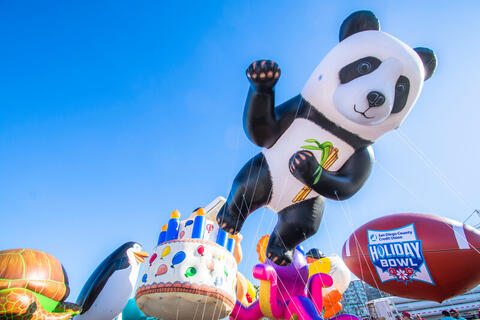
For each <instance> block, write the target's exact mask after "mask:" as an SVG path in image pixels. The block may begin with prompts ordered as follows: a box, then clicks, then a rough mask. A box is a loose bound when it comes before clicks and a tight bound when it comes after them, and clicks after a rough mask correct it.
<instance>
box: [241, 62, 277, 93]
mask: <svg viewBox="0 0 480 320" xmlns="http://www.w3.org/2000/svg"><path fill="white" fill-rule="evenodd" d="M246 74H247V78H248V79H249V80H250V82H251V83H252V84H253V86H254V87H255V88H256V89H257V90H270V89H272V88H273V87H274V86H275V84H276V83H277V81H278V78H280V67H279V66H278V64H276V63H275V62H273V61H271V60H257V61H255V62H253V63H252V64H251V65H250V66H249V67H248V68H247V71H246Z"/></svg>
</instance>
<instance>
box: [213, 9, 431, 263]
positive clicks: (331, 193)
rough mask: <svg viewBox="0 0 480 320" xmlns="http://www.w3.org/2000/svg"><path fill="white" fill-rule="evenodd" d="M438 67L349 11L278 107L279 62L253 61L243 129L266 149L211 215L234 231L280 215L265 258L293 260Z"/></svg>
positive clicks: (350, 190)
mask: <svg viewBox="0 0 480 320" xmlns="http://www.w3.org/2000/svg"><path fill="white" fill-rule="evenodd" d="M435 67H436V57H435V54H434V53H433V51H431V50H430V49H426V48H415V49H412V48H410V47H409V46H407V45H406V44H405V43H403V42H401V41H400V40H398V39H396V38H394V37H392V36H391V35H389V34H387V33H384V32H381V31H380V25H379V22H378V19H377V18H376V17H375V15H374V14H373V13H372V12H370V11H358V12H355V13H353V14H351V15H350V16H349V17H348V18H347V19H346V20H345V21H344V22H343V24H342V26H341V27H340V43H339V44H338V45H337V46H335V47H334V48H333V49H332V50H331V51H330V53H328V55H327V56H326V57H325V58H324V59H323V60H322V61H321V62H320V64H319V65H318V66H317V68H316V69H315V70H314V71H313V74H312V75H311V76H310V79H308V81H307V83H306V84H305V87H304V88H303V90H302V92H301V94H299V95H298V96H296V97H294V98H292V99H290V100H288V101H287V102H285V103H283V104H281V105H279V106H277V107H275V104H274V98H275V94H274V86H275V84H276V82H277V80H278V78H279V76H280V68H279V67H278V65H277V64H276V63H274V62H272V61H269V60H261V61H256V62H254V63H252V64H251V65H250V66H249V67H248V69H247V71H246V73H247V77H248V79H249V81H250V83H251V86H250V89H249V91H248V97H247V101H246V103H245V110H244V118H243V121H244V129H245V132H246V134H247V136H248V137H249V138H250V140H251V141H252V142H253V143H255V144H256V145H258V146H260V147H263V148H264V149H263V150H262V152H261V153H259V154H258V155H256V156H255V157H254V158H252V159H251V160H250V161H249V162H247V163H246V164H245V166H244V167H243V168H242V169H241V170H240V172H239V173H238V175H237V176H236V178H235V180H234V182H233V186H232V189H231V191H230V195H229V197H228V200H227V202H226V204H225V205H224V206H223V207H222V209H221V210H220V212H219V214H218V216H217V220H218V222H219V224H220V226H221V228H222V229H223V230H225V231H227V232H229V233H231V234H235V233H237V232H239V231H240V229H241V228H242V225H243V223H244V221H245V219H246V218H247V216H248V215H249V214H250V213H251V212H253V211H254V210H256V209H258V208H259V207H262V206H268V207H269V208H271V209H273V210H275V211H276V212H277V213H278V222H277V225H276V226H275V230H274V231H273V233H272V234H271V236H270V240H269V243H268V248H267V256H268V257H269V258H270V259H271V260H272V261H274V262H275V263H276V264H279V265H285V264H290V262H291V259H292V253H293V250H294V249H295V247H296V246H297V245H298V244H299V243H300V242H302V241H303V240H305V239H306V238H308V237H310V236H312V235H313V234H315V232H316V231H317V230H318V227H319V224H320V220H321V218H322V215H323V209H324V202H325V198H329V199H333V200H344V199H347V198H349V197H351V196H352V195H354V194H355V193H356V192H357V191H358V190H359V189H360V188H361V187H362V185H363V184H364V183H365V181H366V180H367V178H368V176H369V174H370V171H371V168H372V164H373V151H372V148H371V146H370V145H371V144H372V143H373V142H374V141H375V140H377V139H378V138H379V137H380V136H382V135H383V134H384V133H386V132H388V131H390V130H393V129H395V128H397V127H398V126H399V125H400V124H401V123H402V121H403V120H404V119H405V117H406V116H407V115H408V113H409V112H410V110H411V109H412V107H413V105H414V104H415V102H416V100H417V98H418V96H419V94H420V91H421V90H422V86H423V81H424V80H426V79H428V78H429V77H430V76H431V75H432V73H433V72H434V70H435Z"/></svg>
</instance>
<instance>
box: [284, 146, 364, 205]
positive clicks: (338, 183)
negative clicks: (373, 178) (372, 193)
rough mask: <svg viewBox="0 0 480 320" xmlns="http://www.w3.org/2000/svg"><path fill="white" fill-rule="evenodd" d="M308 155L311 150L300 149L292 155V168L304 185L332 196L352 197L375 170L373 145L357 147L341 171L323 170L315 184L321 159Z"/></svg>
mask: <svg viewBox="0 0 480 320" xmlns="http://www.w3.org/2000/svg"><path fill="white" fill-rule="evenodd" d="M300 153H301V154H300ZM309 154H311V153H310V152H309V151H299V152H297V153H296V154H295V155H293V156H292V158H291V160H290V171H291V173H292V174H293V175H294V176H295V177H296V178H297V179H299V180H300V181H302V182H303V183H304V184H305V185H307V186H308V187H310V188H311V189H313V190H315V192H317V193H319V194H320V195H322V196H324V197H326V198H329V199H333V200H345V199H348V198H350V197H351V196H353V195H354V194H355V193H356V192H357V191H358V190H360V188H361V187H362V186H363V184H364V183H365V181H366V180H367V178H368V176H369V175H370V172H371V170H372V165H373V150H372V148H371V147H364V148H361V149H357V150H356V151H355V153H354V154H353V155H352V156H351V157H350V158H349V159H348V160H347V162H345V164H344V165H343V166H342V167H341V168H340V170H338V171H328V170H325V169H323V170H322V172H321V175H320V179H319V180H318V181H317V183H314V182H315V175H314V172H315V170H316V169H317V168H318V162H317V160H316V159H315V157H313V155H312V156H309ZM302 159H303V160H302Z"/></svg>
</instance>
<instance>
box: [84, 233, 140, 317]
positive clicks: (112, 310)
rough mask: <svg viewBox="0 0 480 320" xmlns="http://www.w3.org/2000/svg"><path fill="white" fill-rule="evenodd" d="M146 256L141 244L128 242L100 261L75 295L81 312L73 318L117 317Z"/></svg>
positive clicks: (125, 302) (126, 300)
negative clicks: (77, 294) (78, 293)
mask: <svg viewBox="0 0 480 320" xmlns="http://www.w3.org/2000/svg"><path fill="white" fill-rule="evenodd" d="M146 257H148V254H147V253H145V252H144V251H142V246H141V245H139V244H138V243H135V242H127V243H125V244H124V245H122V246H121V247H119V248H118V249H117V250H115V251H114V252H113V253H112V254H110V255H109V256H108V257H107V258H106V259H105V260H103V262H102V263H101V264H100V265H99V266H98V267H97V268H96V269H95V271H94V272H93V273H92V275H91V276H90V278H88V280H87V282H86V283H85V285H84V286H83V289H82V291H81V292H80V295H79V296H78V298H77V304H78V305H80V306H81V307H82V313H81V314H80V315H78V316H76V317H75V320H111V319H113V318H115V317H116V316H118V315H119V314H120V313H121V312H122V309H123V308H124V307H125V305H126V304H127V302H128V299H129V298H130V295H131V293H132V291H133V288H134V286H135V283H136V282H137V276H138V272H139V270H140V264H141V263H143V262H145V258H146Z"/></svg>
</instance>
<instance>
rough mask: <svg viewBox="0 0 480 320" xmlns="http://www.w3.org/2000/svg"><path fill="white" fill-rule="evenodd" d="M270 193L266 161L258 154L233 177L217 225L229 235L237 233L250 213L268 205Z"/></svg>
mask: <svg viewBox="0 0 480 320" xmlns="http://www.w3.org/2000/svg"><path fill="white" fill-rule="evenodd" d="M271 192H272V179H271V177H270V171H269V169H268V164H267V160H266V159H265V156H264V155H263V154H262V153H259V154H257V155H256V156H255V157H253V158H252V159H250V161H248V162H247V163H246V164H245V165H244V166H243V168H242V169H241V170H240V172H239V173H238V174H237V176H236V177H235V180H234V181H233V184H232V189H231V190H230V195H229V196H228V199H227V202H226V203H225V204H224V205H223V207H222V208H221V209H220V211H219V212H218V215H217V222H218V225H219V226H220V228H222V229H223V230H224V231H226V232H228V233H230V234H236V233H238V232H239V231H240V230H241V229H242V226H243V223H244V222H245V219H246V218H247V217H248V215H249V214H250V213H251V212H253V211H255V210H257V209H258V208H260V207H262V206H264V205H266V204H268V202H269V201H270V196H271Z"/></svg>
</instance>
